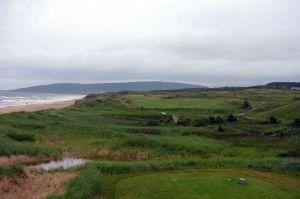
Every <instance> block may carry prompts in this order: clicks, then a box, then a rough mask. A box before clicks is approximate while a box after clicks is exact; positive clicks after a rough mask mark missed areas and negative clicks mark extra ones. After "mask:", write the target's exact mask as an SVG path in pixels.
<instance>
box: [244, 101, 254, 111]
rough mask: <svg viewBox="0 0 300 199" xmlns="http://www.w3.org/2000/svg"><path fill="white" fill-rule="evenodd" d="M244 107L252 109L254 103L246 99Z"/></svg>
mask: <svg viewBox="0 0 300 199" xmlns="http://www.w3.org/2000/svg"><path fill="white" fill-rule="evenodd" d="M242 108H243V109H251V108H252V105H251V104H250V102H248V101H247V100H245V101H244V103H243V105H242Z"/></svg>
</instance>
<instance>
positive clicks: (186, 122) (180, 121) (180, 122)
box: [177, 117, 191, 126]
mask: <svg viewBox="0 0 300 199" xmlns="http://www.w3.org/2000/svg"><path fill="white" fill-rule="evenodd" d="M177 124H178V125H182V126H189V125H191V120H190V119H189V118H185V117H180V118H179V119H178V121H177Z"/></svg>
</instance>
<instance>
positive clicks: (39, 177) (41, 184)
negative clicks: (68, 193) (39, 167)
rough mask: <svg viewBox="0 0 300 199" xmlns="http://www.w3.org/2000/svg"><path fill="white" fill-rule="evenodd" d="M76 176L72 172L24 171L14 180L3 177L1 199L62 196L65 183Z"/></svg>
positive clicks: (0, 190)
mask: <svg viewBox="0 0 300 199" xmlns="http://www.w3.org/2000/svg"><path fill="white" fill-rule="evenodd" d="M75 176H76V173H74V172H56V173H48V172H42V173H41V172H37V171H32V170H29V171H26V172H25V175H24V176H23V177H18V178H16V179H12V178H8V177H4V178H2V179H1V180H0V198H1V199H41V198H45V197H47V196H48V195H51V194H55V195H57V194H62V193H63V191H64V190H65V188H66V186H65V185H66V182H67V181H68V180H69V179H70V178H73V177H75Z"/></svg>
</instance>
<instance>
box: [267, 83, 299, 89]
mask: <svg viewBox="0 0 300 199" xmlns="http://www.w3.org/2000/svg"><path fill="white" fill-rule="evenodd" d="M266 87H267V88H273V89H291V88H292V87H300V82H271V83H268V84H266Z"/></svg>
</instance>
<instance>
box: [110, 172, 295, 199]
mask: <svg viewBox="0 0 300 199" xmlns="http://www.w3.org/2000/svg"><path fill="white" fill-rule="evenodd" d="M239 177H245V178H246V179H247V181H248V183H247V184H246V185H240V184H238V178H239ZM299 197H300V195H299V193H296V192H295V191H293V190H291V189H286V188H281V187H278V186H276V185H274V184H272V182H268V181H265V180H262V179H259V178H257V177H252V176H251V177H250V176H245V175H244V174H237V173H235V172H234V173H228V172H224V173H223V172H218V171H215V172H192V173H179V172H178V173H159V174H150V175H139V176H134V177H131V178H127V179H124V180H121V181H119V182H118V183H117V184H116V187H115V198H116V199H133V198H139V199H155V198H164V199H168V198H170V199H171V198H182V199H193V198H195V199H196V198H212V199H233V198H239V199H258V198H261V199H282V198H289V199H296V198H299Z"/></svg>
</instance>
